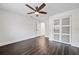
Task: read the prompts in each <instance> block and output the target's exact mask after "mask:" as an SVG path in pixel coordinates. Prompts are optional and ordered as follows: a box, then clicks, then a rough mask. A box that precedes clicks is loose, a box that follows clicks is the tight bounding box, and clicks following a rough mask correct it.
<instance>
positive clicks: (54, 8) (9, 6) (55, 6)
mask: <svg viewBox="0 0 79 59" xmlns="http://www.w3.org/2000/svg"><path fill="white" fill-rule="evenodd" d="M29 5H31V6H32V7H35V6H37V5H39V6H40V5H41V4H40V3H39V4H36V3H30V4H29ZM0 8H1V9H4V10H8V11H11V12H14V13H18V14H21V15H25V16H27V15H28V14H27V13H28V12H30V11H32V10H31V9H29V8H28V7H26V6H25V3H0ZM75 8H79V3H46V7H45V8H44V9H43V10H44V11H47V15H40V16H39V17H36V16H35V15H28V16H32V17H34V18H36V19H39V20H46V19H48V17H49V16H52V15H54V14H57V13H61V12H65V11H68V10H72V9H75Z"/></svg>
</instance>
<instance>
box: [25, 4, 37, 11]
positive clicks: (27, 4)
mask: <svg viewBox="0 0 79 59" xmlns="http://www.w3.org/2000/svg"><path fill="white" fill-rule="evenodd" d="M26 6H27V7H29V8H30V9H32V10H33V11H36V10H35V9H34V8H32V7H31V6H30V5H28V4H26Z"/></svg>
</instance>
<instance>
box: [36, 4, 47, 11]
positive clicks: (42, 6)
mask: <svg viewBox="0 0 79 59" xmlns="http://www.w3.org/2000/svg"><path fill="white" fill-rule="evenodd" d="M45 6H46V4H45V3H43V4H42V5H41V6H40V7H39V8H38V9H37V11H40V10H41V9H43V8H44V7H45Z"/></svg>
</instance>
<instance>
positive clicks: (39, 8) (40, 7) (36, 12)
mask: <svg viewBox="0 0 79 59" xmlns="http://www.w3.org/2000/svg"><path fill="white" fill-rule="evenodd" d="M25 6H27V7H29V8H30V9H32V10H33V11H34V12H29V13H27V14H35V15H36V16H39V14H47V12H45V11H41V10H42V9H43V8H44V7H45V6H46V4H45V3H43V4H42V5H40V6H39V7H38V6H36V7H35V8H33V7H31V6H30V5H28V4H25Z"/></svg>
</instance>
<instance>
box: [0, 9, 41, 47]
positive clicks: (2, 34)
mask: <svg viewBox="0 0 79 59" xmlns="http://www.w3.org/2000/svg"><path fill="white" fill-rule="evenodd" d="M36 23H39V22H38V21H36V20H34V19H32V18H31V17H27V16H26V17H25V16H22V15H20V14H16V13H12V12H9V11H4V10H0V46H2V45H5V44H10V43H13V42H17V41H21V40H25V39H28V38H32V37H36V27H35V26H36Z"/></svg>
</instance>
